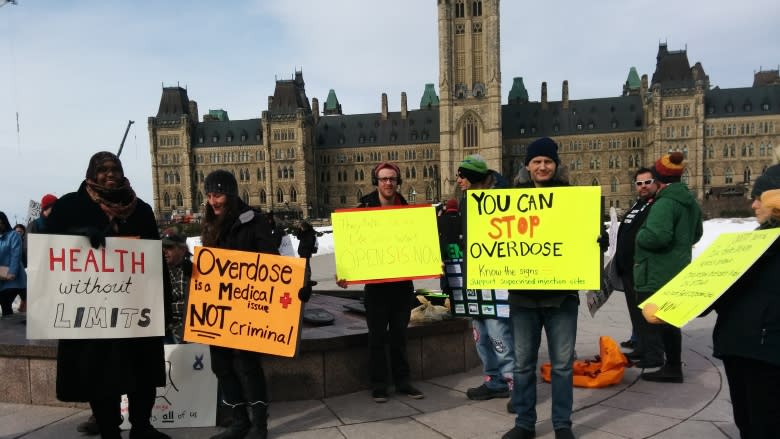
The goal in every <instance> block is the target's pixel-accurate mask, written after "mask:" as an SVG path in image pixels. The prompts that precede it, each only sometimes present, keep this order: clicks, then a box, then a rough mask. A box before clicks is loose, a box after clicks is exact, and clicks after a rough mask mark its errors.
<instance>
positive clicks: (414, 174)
mask: <svg viewBox="0 0 780 439" xmlns="http://www.w3.org/2000/svg"><path fill="white" fill-rule="evenodd" d="M412 178H417V169H416V168H414V167H412Z"/></svg>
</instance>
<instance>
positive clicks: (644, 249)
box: [634, 183, 703, 293]
mask: <svg viewBox="0 0 780 439" xmlns="http://www.w3.org/2000/svg"><path fill="white" fill-rule="evenodd" d="M702 230H703V227H702V217H701V209H700V208H699V204H698V203H697V202H696V199H694V198H693V195H691V193H690V191H689V190H688V187H687V186H686V185H685V184H683V183H672V184H669V185H668V186H666V187H664V188H663V189H661V190H660V191H658V193H657V194H656V199H655V203H653V207H651V208H650V213H649V214H648V215H647V220H645V223H644V224H643V225H642V227H641V228H640V229H639V232H638V233H637V235H636V244H635V245H636V247H635V249H634V289H635V290H636V291H637V292H644V293H647V292H655V291H657V290H658V289H660V288H661V287H662V286H664V285H665V284H666V283H667V282H669V280H671V279H672V278H673V277H675V276H676V275H677V273H679V272H680V271H681V270H682V269H683V268H685V266H686V265H688V264H689V263H690V262H691V252H692V247H693V245H694V244H696V243H697V242H698V241H699V239H700V238H701V235H702Z"/></svg>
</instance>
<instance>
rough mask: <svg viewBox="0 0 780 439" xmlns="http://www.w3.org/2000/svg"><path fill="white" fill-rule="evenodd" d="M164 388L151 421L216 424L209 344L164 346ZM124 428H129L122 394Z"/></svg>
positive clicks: (162, 424) (160, 425)
mask: <svg viewBox="0 0 780 439" xmlns="http://www.w3.org/2000/svg"><path fill="white" fill-rule="evenodd" d="M165 372H166V378H165V387H158V388H157V398H156V399H155V401H154V407H152V416H151V418H150V421H151V422H152V425H153V426H154V427H156V428H187V427H213V426H214V425H216V423H217V377H216V375H214V373H212V372H211V354H210V352H209V347H208V346H207V345H202V344H197V343H191V344H167V345H165ZM121 410H122V412H121V413H122V425H121V428H122V429H123V430H127V429H129V428H130V420H129V409H128V401H127V395H122V407H121Z"/></svg>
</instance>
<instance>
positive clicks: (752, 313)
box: [705, 165, 780, 439]
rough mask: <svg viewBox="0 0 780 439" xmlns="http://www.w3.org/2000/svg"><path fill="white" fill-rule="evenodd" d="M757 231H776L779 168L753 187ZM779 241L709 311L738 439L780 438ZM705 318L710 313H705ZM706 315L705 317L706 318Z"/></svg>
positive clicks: (779, 208) (779, 210) (779, 207)
mask: <svg viewBox="0 0 780 439" xmlns="http://www.w3.org/2000/svg"><path fill="white" fill-rule="evenodd" d="M751 195H752V196H753V204H752V208H753V210H754V211H755V214H756V221H758V223H759V227H758V229H759V230H763V229H772V228H777V227H780V165H774V166H770V167H769V168H767V170H766V171H765V172H764V174H763V175H761V176H760V177H758V178H757V179H756V181H755V183H754V184H753V191H752V194H751ZM778 267H780V240H778V241H775V243H774V244H772V246H771V247H770V248H769V249H768V250H767V251H766V252H764V254H763V255H762V256H761V257H760V258H759V259H758V261H756V262H755V263H754V264H753V266H752V267H750V269H749V270H748V271H747V272H746V273H745V274H744V275H742V277H740V278H739V280H737V282H736V283H734V285H732V286H731V287H730V288H729V289H728V290H727V291H726V292H725V293H724V294H723V295H722V296H720V298H719V299H718V300H717V301H716V302H715V303H714V304H713V305H712V307H711V308H710V310H711V309H715V310H716V311H717V313H718V319H717V321H716V322H715V328H714V330H713V332H712V341H713V355H714V356H715V357H716V358H720V359H721V360H723V366H724V368H725V369H726V379H727V380H728V383H729V392H730V395H731V404H732V408H733V410H734V422H735V423H736V424H737V427H738V428H739V432H740V436H741V437H742V438H762V439H769V438H776V437H778V436H780V287H779V286H780V270H778ZM708 312H709V310H708ZM705 314H706V313H705Z"/></svg>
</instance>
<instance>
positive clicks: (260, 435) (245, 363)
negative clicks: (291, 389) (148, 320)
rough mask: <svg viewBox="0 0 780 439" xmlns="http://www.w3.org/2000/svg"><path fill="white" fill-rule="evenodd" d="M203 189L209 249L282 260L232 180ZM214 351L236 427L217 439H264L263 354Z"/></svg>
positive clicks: (215, 175) (224, 176)
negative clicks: (278, 257) (239, 251)
mask: <svg viewBox="0 0 780 439" xmlns="http://www.w3.org/2000/svg"><path fill="white" fill-rule="evenodd" d="M204 189H205V192H206V196H207V197H208V203H207V204H206V212H205V215H204V218H203V230H202V232H201V233H202V235H201V240H202V242H203V246H204V247H213V248H222V249H230V250H242V251H249V252H256V253H268V254H279V244H278V242H277V240H276V238H275V236H274V232H273V229H272V228H271V225H270V224H269V222H268V221H267V220H266V218H264V217H263V215H262V214H260V212H256V211H255V210H253V209H252V208H251V207H249V206H248V205H246V203H244V202H243V201H241V199H240V198H238V184H237V183H236V177H234V176H233V174H231V173H230V172H228V171H224V170H221V169H220V170H216V171H214V172H212V173H210V174H209V175H208V176H206V180H205V182H204ZM299 297H300V295H299ZM305 299H306V300H308V298H305ZM210 351H211V370H212V372H214V375H216V376H217V382H218V383H219V387H220V389H221V393H222V396H223V401H222V402H223V403H224V404H225V405H227V406H229V407H231V408H232V409H233V423H232V424H231V425H230V427H228V429H227V430H225V431H223V432H221V433H219V434H218V435H216V436H213V437H212V439H242V438H253V439H265V438H266V437H267V435H268V425H267V417H268V390H267V388H266V382H265V375H264V372H263V366H262V362H261V359H262V356H261V354H259V353H257V352H250V351H244V350H241V349H233V348H225V347H219V346H211V347H210ZM250 410H251V412H252V420H251V423H250V419H249V411H250Z"/></svg>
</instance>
